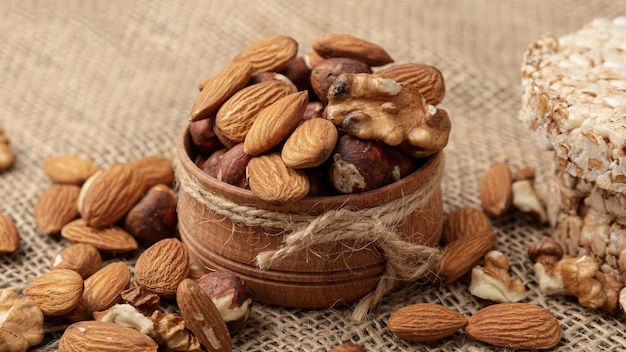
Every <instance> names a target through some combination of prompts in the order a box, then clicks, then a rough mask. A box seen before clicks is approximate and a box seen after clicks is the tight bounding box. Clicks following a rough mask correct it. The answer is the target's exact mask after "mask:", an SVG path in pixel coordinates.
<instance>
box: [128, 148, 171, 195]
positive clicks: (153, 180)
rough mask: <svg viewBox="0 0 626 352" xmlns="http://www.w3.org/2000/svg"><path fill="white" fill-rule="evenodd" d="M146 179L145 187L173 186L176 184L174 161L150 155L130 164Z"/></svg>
mask: <svg viewBox="0 0 626 352" xmlns="http://www.w3.org/2000/svg"><path fill="white" fill-rule="evenodd" d="M128 164H129V165H130V166H132V167H133V168H134V169H135V170H136V171H137V172H139V174H140V175H142V176H143V178H144V179H145V181H146V182H145V187H146V188H150V187H152V186H154V185H159V184H163V185H168V186H169V185H171V184H172V183H173V182H174V165H173V164H172V159H170V158H167V157H164V156H161V155H148V156H144V157H141V158H137V159H135V160H132V161H130V162H129V163H128Z"/></svg>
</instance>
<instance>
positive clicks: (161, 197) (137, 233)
mask: <svg viewBox="0 0 626 352" xmlns="http://www.w3.org/2000/svg"><path fill="white" fill-rule="evenodd" d="M177 205H178V198H177V196H176V193H174V191H173V190H172V189H171V188H169V187H168V186H166V185H163V184H158V185H155V186H152V187H151V188H150V189H149V190H148V192H146V194H145V195H144V196H143V198H141V200H140V201H139V203H137V204H136V205H135V206H134V207H133V208H132V209H131V210H130V211H129V212H128V215H126V218H125V219H124V225H123V227H124V229H126V231H128V233H130V234H131V235H133V237H135V239H136V240H137V241H139V242H141V243H143V244H146V245H152V244H154V243H155V242H157V241H160V240H162V239H164V238H167V237H172V236H173V235H174V234H175V232H176V225H177V224H178V213H177V212H176V207H177Z"/></svg>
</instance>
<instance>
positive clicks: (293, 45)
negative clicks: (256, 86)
mask: <svg viewBox="0 0 626 352" xmlns="http://www.w3.org/2000/svg"><path fill="white" fill-rule="evenodd" d="M297 54H298V42H297V41H295V40H294V39H293V38H291V37H288V36H284V35H275V36H272V37H267V38H263V39H259V40H257V41H255V42H253V43H252V44H250V45H248V46H247V47H245V48H244V49H243V50H241V51H240V52H239V53H238V54H237V55H236V56H235V58H234V59H233V61H235V62H242V61H243V62H248V63H250V64H251V65H252V67H253V69H252V76H254V75H257V74H259V73H262V72H279V71H281V70H283V69H284V68H286V67H287V66H288V65H289V63H290V62H291V61H292V60H293V59H294V58H295V57H296V55H297Z"/></svg>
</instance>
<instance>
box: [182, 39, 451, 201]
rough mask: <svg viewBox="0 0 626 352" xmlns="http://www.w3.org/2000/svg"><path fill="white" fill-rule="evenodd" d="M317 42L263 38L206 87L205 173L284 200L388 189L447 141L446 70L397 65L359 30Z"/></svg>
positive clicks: (202, 101)
mask: <svg viewBox="0 0 626 352" xmlns="http://www.w3.org/2000/svg"><path fill="white" fill-rule="evenodd" d="M311 47H312V51H310V52H309V53H307V54H306V55H304V56H298V43H297V42H296V41H295V40H294V39H293V38H291V37H288V36H281V35H279V36H273V37H268V38H264V39H261V40H258V41H256V42H254V43H252V44H250V45H249V46H247V47H246V48H244V49H243V50H242V51H241V52H239V53H238V54H237V55H236V56H235V57H234V58H233V59H232V60H231V61H230V62H229V63H228V64H227V65H226V66H225V67H224V68H223V69H222V70H221V71H219V72H218V73H217V74H215V75H214V76H213V77H210V78H208V79H206V80H205V81H203V82H202V83H201V84H200V89H201V91H200V94H199V95H198V97H197V99H196V101H195V103H194V105H193V107H192V110H191V114H190V121H191V123H190V125H189V132H190V137H191V140H192V142H193V144H194V145H195V149H196V152H197V156H196V157H195V162H196V164H197V165H198V166H199V167H200V168H201V169H202V170H203V171H205V172H206V173H207V174H208V175H210V176H212V177H214V178H217V179H218V180H220V181H223V182H226V183H229V184H231V185H235V186H237V187H242V188H249V189H250V190H251V191H252V192H253V193H254V194H255V195H256V196H257V197H259V198H260V199H262V200H265V201H267V202H269V203H271V204H274V205H280V204H284V203H288V202H293V201H297V200H299V199H301V198H303V197H305V196H329V195H335V194H345V193H356V192H363V191H368V190H372V189H376V188H379V187H382V186H384V185H387V184H390V183H393V182H395V181H397V180H399V179H401V178H403V177H405V176H407V175H409V174H411V173H412V172H413V171H414V170H415V169H416V168H417V167H419V164H420V159H423V158H426V157H428V156H430V155H432V154H434V153H436V152H438V151H439V150H441V149H443V148H444V147H445V146H446V144H447V142H448V136H449V133H450V119H449V117H448V114H447V113H446V111H445V110H442V109H438V108H436V107H435V106H436V105H437V104H439V103H440V102H441V101H442V100H443V98H444V95H445V85H444V79H443V76H442V74H441V72H440V71H439V70H438V69H437V68H435V67H433V66H430V65H426V64H417V63H408V64H395V65H394V64H392V63H393V59H392V58H391V57H390V55H389V54H388V53H387V52H386V51H385V50H384V49H383V48H381V47H380V46H378V45H376V44H374V43H371V42H368V41H366V40H363V39H361V38H357V37H354V36H351V35H345V34H327V35H322V36H320V37H318V38H316V39H315V40H314V41H313V42H312V43H311ZM389 64H392V65H389ZM384 65H389V66H386V67H385V68H382V69H378V70H377V71H375V72H374V68H377V67H380V66H384Z"/></svg>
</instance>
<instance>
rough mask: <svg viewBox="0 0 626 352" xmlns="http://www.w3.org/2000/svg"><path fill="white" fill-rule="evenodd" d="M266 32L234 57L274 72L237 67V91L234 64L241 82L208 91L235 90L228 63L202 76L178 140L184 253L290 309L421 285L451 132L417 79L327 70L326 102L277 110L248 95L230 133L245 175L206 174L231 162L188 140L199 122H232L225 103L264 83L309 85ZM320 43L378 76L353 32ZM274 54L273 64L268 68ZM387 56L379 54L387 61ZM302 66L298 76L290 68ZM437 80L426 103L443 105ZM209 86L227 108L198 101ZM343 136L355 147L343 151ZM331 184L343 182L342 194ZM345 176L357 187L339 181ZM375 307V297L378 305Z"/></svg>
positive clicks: (438, 219)
mask: <svg viewBox="0 0 626 352" xmlns="http://www.w3.org/2000/svg"><path fill="white" fill-rule="evenodd" d="M272 38H274V39H271V38H266V39H264V40H261V41H259V42H255V43H252V44H251V45H250V48H253V49H254V50H251V49H250V48H244V49H243V50H242V53H245V55H238V56H237V57H236V58H237V59H236V60H234V62H236V63H238V64H239V65H240V66H241V65H242V64H241V62H242V60H243V61H244V62H245V61H247V62H249V63H250V64H252V65H254V63H259V62H263V63H264V66H263V67H268V68H267V70H268V71H270V72H273V74H269V75H266V74H259V73H254V72H253V73H250V72H248V71H250V70H245V71H246V72H244V73H245V75H244V76H246V77H248V76H249V77H248V83H246V84H243V85H242V84H241V77H240V76H241V75H242V72H243V71H244V70H243V69H242V70H238V71H236V72H235V73H230V74H232V75H235V74H236V76H237V78H238V79H237V87H221V88H219V89H218V87H213V85H216V84H223V85H229V84H235V83H232V82H235V80H228V79H227V77H228V75H229V71H232V68H233V66H232V65H233V63H231V64H228V65H226V68H225V69H224V70H222V71H220V72H219V73H217V74H216V75H215V76H214V77H211V78H209V79H207V80H205V81H204V82H203V84H202V91H201V93H200V95H199V96H198V99H197V101H196V102H195V103H194V106H193V109H192V113H191V116H190V118H189V120H190V122H189V124H188V125H187V126H185V128H184V129H183V131H182V132H181V134H180V136H179V140H178V143H177V156H176V163H177V167H176V178H177V181H178V184H179V185H180V192H179V204H178V216H179V230H180V234H181V239H182V241H183V242H185V244H186V245H187V247H188V249H189V255H190V257H191V259H192V260H193V261H194V262H195V263H196V264H197V265H198V266H199V267H203V268H207V269H210V270H227V271H231V272H233V273H235V274H236V275H237V276H239V277H241V278H242V279H243V280H245V281H246V282H248V283H249V284H250V285H251V286H252V287H253V288H254V290H255V291H256V300H257V301H259V302H262V303H268V304H274V305H279V306H287V307H304V308H322V307H330V306H335V307H337V306H347V305H351V304H353V303H355V302H356V301H357V300H359V299H361V298H363V297H364V296H366V295H368V294H372V291H374V289H375V288H377V287H381V286H380V285H383V287H384V288H383V289H380V290H377V291H380V292H383V294H384V293H386V292H388V291H390V290H391V289H392V288H393V287H395V286H396V285H397V284H398V283H399V281H398V280H397V279H401V280H408V279H416V278H419V277H423V276H424V275H425V273H427V272H428V270H430V269H431V268H433V267H434V261H435V259H436V258H437V255H438V254H439V249H438V248H436V247H437V246H438V244H439V242H440V238H441V230H442V223H443V201H442V192H441V178H442V172H443V164H444V155H443V151H442V149H443V147H445V145H446V144H447V140H448V135H449V132H450V120H449V118H448V115H447V113H445V110H442V109H438V108H437V107H435V106H434V105H431V104H430V103H428V102H427V101H426V99H425V98H424V96H423V95H422V93H420V89H422V90H424V89H425V90H426V91H428V88H427V87H426V88H424V87H421V88H420V89H417V87H416V86H415V85H414V84H415V83H411V82H405V81H404V80H403V81H398V82H396V81H394V80H393V79H392V78H388V77H379V76H375V73H350V72H334V73H336V74H337V77H335V78H333V81H332V82H330V84H331V85H330V88H329V90H328V93H327V96H325V97H321V96H318V95H317V94H316V93H315V92H314V90H310V89H305V90H300V91H298V92H294V93H289V94H288V95H283V96H282V97H280V98H278V97H277V98H273V99H271V101H272V102H267V101H268V100H267V99H264V102H263V103H260V102H259V104H256V105H255V103H257V102H255V101H250V102H249V104H248V105H249V108H247V109H246V110H247V113H246V115H245V118H246V126H249V130H248V131H249V133H248V132H244V133H241V134H239V136H240V137H238V138H240V139H239V140H238V143H243V145H244V148H243V149H244V152H245V153H246V154H248V155H249V157H248V158H244V159H238V160H245V162H237V163H230V165H236V166H235V167H237V168H241V169H242V170H245V175H246V180H247V182H241V183H238V185H239V186H237V185H233V184H230V183H227V182H223V181H220V179H219V178H218V177H216V173H207V172H205V171H203V168H205V169H206V163H209V162H210V163H212V164H214V165H217V166H216V167H217V168H219V165H218V164H220V163H223V164H226V163H227V162H228V159H229V158H226V157H225V156H224V157H222V158H219V157H215V156H213V154H207V153H203V148H202V147H201V146H199V145H197V144H196V142H195V141H194V138H193V136H194V134H193V133H192V132H191V130H193V129H194V124H198V123H200V122H201V121H202V120H204V119H215V118H216V116H217V117H218V118H219V117H220V116H227V115H228V116H229V114H228V112H226V111H223V110H220V109H222V108H223V107H228V106H230V105H233V106H235V105H237V104H231V103H229V99H230V98H231V97H233V98H234V99H241V96H242V94H238V93H237V92H239V91H242V90H247V91H252V89H251V88H249V87H251V86H254V85H261V84H264V83H262V82H266V81H264V80H265V79H267V78H261V76H262V77H270V78H269V79H275V78H272V77H280V79H281V80H285V79H290V77H296V76H297V77H299V78H301V77H302V76H303V75H309V76H310V77H311V83H314V82H313V80H314V79H317V78H316V77H315V76H313V75H311V72H312V70H313V68H312V67H306V66H304V65H296V64H295V63H296V62H301V61H302V59H301V57H299V56H297V51H294V52H293V53H291V54H290V55H292V56H291V58H290V60H288V61H292V62H294V65H293V67H290V66H289V65H287V68H285V66H284V62H283V61H284V57H283V56H284V54H285V53H283V52H280V53H275V52H274V51H276V50H279V51H280V50H281V49H279V46H276V45H270V44H268V41H269V42H271V41H272V40H284V38H283V37H282V36H277V37H272ZM329 38H330V39H329ZM333 38H334V39H333ZM321 39H323V40H324V49H323V50H322V49H320V50H322V51H321V52H318V53H317V54H319V55H320V56H321V57H322V58H323V59H331V58H333V56H332V55H333V53H341V55H342V56H343V57H349V58H351V59H352V60H360V61H361V62H363V63H364V65H366V66H368V67H370V68H371V71H374V65H376V64H375V63H374V64H373V63H371V62H372V61H371V60H370V59H371V58H367V57H366V56H367V55H366V53H363V52H361V51H359V50H360V49H359V50H357V48H358V47H360V45H357V44H358V43H361V41H363V40H362V39H358V38H354V37H351V36H348V35H333V36H328V37H323V38H321ZM329 40H330V42H329ZM294 42H295V41H294ZM262 43H265V46H263V45H260V44H262ZM369 44H371V45H372V47H377V46H376V45H375V44H372V43H369ZM315 47H316V46H314V48H315ZM377 48H378V49H380V50H382V49H381V48H379V47H377ZM380 50H378V52H379V53H380ZM382 52H384V50H383V51H382ZM364 55H365V56H364ZM274 56H275V57H279V58H281V62H280V63H279V62H277V63H275V65H272V62H271V61H272V57H274ZM322 61H323V60H322ZM392 61H393V60H391V61H389V60H388V59H386V60H385V61H384V62H385V63H384V64H388V63H390V62H392ZM374 62H376V61H374ZM378 65H383V64H382V63H380V64H378ZM243 66H245V65H243ZM274 66H275V67H274ZM425 66H427V65H425ZM272 67H274V68H272ZM405 67H407V66H405ZM428 67H430V66H428ZM414 69H415V68H414V67H413V66H411V70H414ZM296 70H299V71H302V70H306V71H305V72H298V73H297V74H294V71H296ZM400 70H401V71H402V70H404V69H403V68H402V67H401V68H400ZM431 71H432V72H435V73H439V71H438V70H431ZM429 72H430V71H429ZM442 79H443V78H442V77H440V80H439V81H437V80H434V81H437V82H438V83H437V92H438V93H437V94H440V95H441V96H440V97H439V99H434V100H429V101H436V102H437V103H438V102H439V101H441V99H442V98H443V90H442V87H443V81H442ZM431 81H432V80H430V81H429V82H431ZM268 86H269V85H268ZM294 86H295V85H294ZM257 87H258V86H257ZM231 88H232V89H231ZM207 89H208V90H209V91H219V92H222V93H220V94H223V95H222V96H221V97H220V101H221V102H220V103H215V102H213V101H212V102H211V104H207V103H206V102H205V100H206V99H207V96H206V94H203V92H204V90H207ZM433 89H434V87H433ZM226 92H227V93H226ZM259 96H264V95H263V94H260V95H259ZM265 102H267V103H265ZM364 104H365V105H364ZM255 106H256V109H257V111H254V109H255V108H254V107H255ZM310 106H315V107H316V109H315V110H316V113H315V114H314V115H313V117H311V114H310V111H309V112H308V113H307V111H308V110H307V107H310ZM331 106H332V109H330V108H331ZM359 106H361V107H362V106H366V107H367V109H362V108H359ZM329 109H330V110H329ZM309 110H310V109H309ZM198 111H202V113H201V114H199V113H198ZM329 111H331V113H330V114H329ZM215 114H217V115H215ZM331 114H334V115H332V116H331ZM312 119H313V120H315V119H319V121H320V123H317V122H316V121H311V120H312ZM232 121H236V120H232ZM322 121H323V123H322ZM222 122H228V120H226V119H224V120H221V121H220V123H222ZM329 122H331V123H329ZM233 123H240V122H233ZM204 124H205V125H208V126H211V125H214V126H218V125H217V124H214V123H208V124H206V123H204ZM380 126H382V127H384V128H387V127H389V126H392V127H389V128H390V129H389V131H387V130H385V131H387V132H389V135H390V136H391V137H389V138H385V136H383V135H380V131H378V127H380ZM393 126H395V127H393ZM229 127H231V126H227V125H226V126H225V125H224V124H223V123H222V124H221V125H219V126H218V127H215V132H216V133H215V134H216V135H218V136H219V133H220V131H218V130H217V128H220V129H221V130H228V129H229ZM246 128H248V127H246ZM318 129H319V131H318ZM322 129H323V130H322ZM377 131H378V132H377ZM385 131H383V132H385ZM239 132H242V131H239ZM214 138H216V139H218V137H214ZM241 138H243V140H242V139H241ZM348 138H349V139H350V140H351V142H350V143H345V142H344V141H345V140H346V139H348ZM204 142H206V141H204ZM204 142H203V143H204ZM267 143H270V144H267ZM227 144H232V143H227ZM234 147H235V145H234V144H232V145H226V144H223V145H222V146H221V147H216V148H213V149H212V153H214V154H215V155H227V154H225V150H226V151H227V150H229V149H230V148H234ZM346 147H348V148H350V147H351V148H353V149H354V148H359V150H345V149H346ZM341 148H343V151H342V150H340V149H341ZM372 153H376V154H375V155H374V154H372ZM355 158H356V159H355ZM359 158H362V159H359ZM224 159H227V160H226V161H224ZM357 159H358V160H357ZM337 163H340V165H337ZM376 163H378V164H381V165H382V166H381V167H379V166H375V164H376ZM383 164H384V165H383ZM203 165H204V166H203ZM383 166H384V167H383ZM333 170H334V171H333ZM338 170H339V171H341V175H340V176H338V174H337V172H338ZM381 170H382V172H380V171H381ZM237 171H238V170H223V169H222V172H232V173H238V172H237ZM239 171H241V170H239ZM371 173H380V175H373V174H372V175H370V174H371ZM333 175H334V176H333ZM372 176H374V177H372ZM333 178H336V179H341V180H342V181H341V182H340V183H341V184H342V185H343V186H338V182H333ZM368 180H370V181H368ZM349 182H352V183H353V185H350V186H349V187H347V186H345V184H346V183H349ZM242 185H243V186H242ZM379 299H380V295H379V296H378V297H374V301H377V300H379ZM367 308H369V307H366V310H367Z"/></svg>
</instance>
